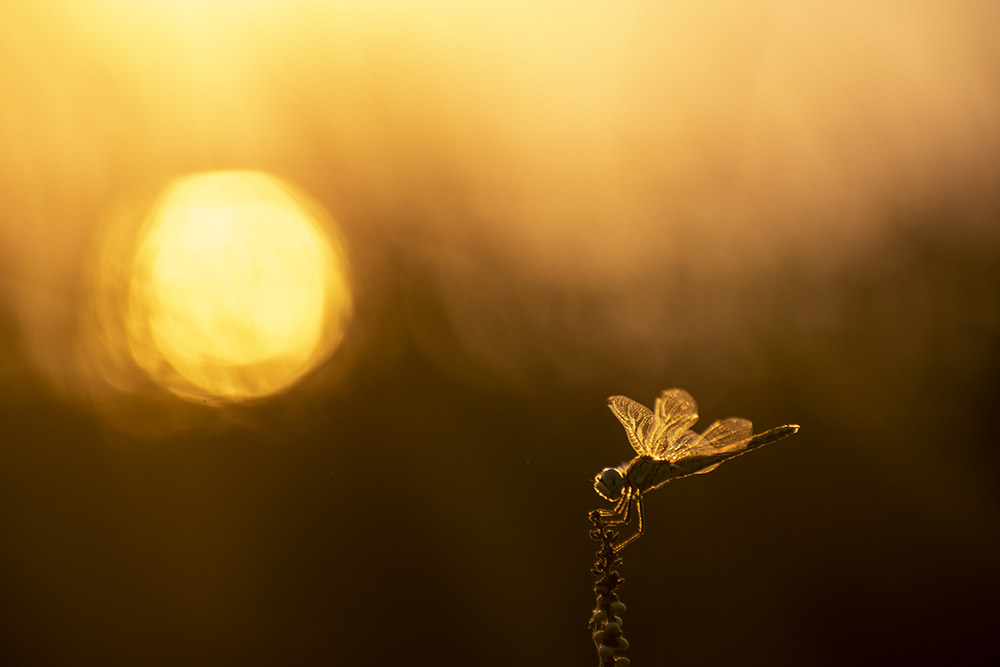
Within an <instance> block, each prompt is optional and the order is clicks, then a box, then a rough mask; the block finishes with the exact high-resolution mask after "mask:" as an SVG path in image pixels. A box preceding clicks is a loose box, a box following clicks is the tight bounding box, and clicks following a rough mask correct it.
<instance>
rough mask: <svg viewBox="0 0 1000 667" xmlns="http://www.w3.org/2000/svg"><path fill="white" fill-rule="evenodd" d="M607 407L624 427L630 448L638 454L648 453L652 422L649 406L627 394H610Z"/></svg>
mask: <svg viewBox="0 0 1000 667" xmlns="http://www.w3.org/2000/svg"><path fill="white" fill-rule="evenodd" d="M608 407H609V408H611V412H613V413H615V417H618V421H620V422H621V423H622V426H624V427H625V433H626V434H628V441H629V443H631V445H632V449H634V450H635V451H636V453H637V454H639V455H640V456H642V455H643V454H649V453H650V452H649V448H648V447H647V443H648V442H649V433H650V430H651V428H652V426H653V422H654V418H653V413H652V412H650V410H649V408H647V407H646V406H645V405H642V404H641V403H636V402H635V401H633V400H632V399H631V398H629V397H627V396H612V397H611V398H609V399H608Z"/></svg>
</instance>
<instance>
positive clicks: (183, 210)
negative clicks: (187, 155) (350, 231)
mask: <svg viewBox="0 0 1000 667" xmlns="http://www.w3.org/2000/svg"><path fill="white" fill-rule="evenodd" d="M343 261H344V260H343V257H342V255H341V254H340V253H339V252H338V251H337V250H335V249H334V247H333V246H331V244H330V240H329V239H328V237H327V236H326V235H325V233H324V231H323V229H322V228H321V227H320V226H319V225H318V222H317V220H316V219H315V218H314V216H313V215H312V213H311V212H310V211H309V210H307V209H306V208H305V207H304V206H302V205H301V204H299V202H298V201H296V200H295V199H294V198H293V197H292V196H291V195H290V194H289V193H288V192H287V191H286V190H285V189H284V188H283V187H282V186H281V184H280V183H279V182H278V181H277V180H275V179H274V178H271V177H268V176H266V175H264V174H261V173H255V172H225V173H211V174H202V175H198V176H191V177H187V178H184V179H180V180H179V181H177V182H176V183H174V184H173V185H172V186H170V188H169V189H168V190H167V192H166V194H165V195H164V197H163V199H162V200H161V201H160V202H159V204H158V205H157V207H156V210H155V212H154V213H153V215H152V217H151V219H150V221H149V225H148V228H147V230H146V231H145V233H144V236H143V238H142V240H141V241H140V245H139V248H138V252H137V255H136V259H135V263H134V266H133V270H132V277H131V281H130V290H129V302H128V309H127V318H128V334H129V340H130V343H131V348H132V351H133V354H134V355H135V358H136V360H137V361H138V363H139V364H140V365H141V366H142V367H143V368H144V369H146V370H147V371H148V372H149V373H150V374H151V375H152V376H153V377H154V378H155V379H156V380H157V381H158V382H160V383H161V384H163V385H165V386H166V387H168V388H169V389H171V390H173V391H176V392H178V393H182V394H185V395H193V396H195V397H198V398H205V397H209V398H222V399H243V398H252V397H258V396H263V395H266V394H270V393H273V392H275V391H277V390H279V389H282V388H284V387H286V386H288V385H289V384H291V383H292V382H294V381H295V380H296V379H297V378H298V377H300V376H301V375H302V374H303V373H305V372H306V371H308V370H309V369H310V368H312V367H313V365H314V364H315V363H316V362H317V360H318V359H320V358H322V357H324V356H326V354H328V353H329V351H330V348H331V346H333V345H336V343H337V342H339V340H340V339H341V338H342V336H343V325H344V322H345V320H346V316H347V315H349V313H350V311H351V294H350V288H349V286H348V284H347V279H346V276H345V275H344V269H345V267H344V264H343ZM331 324H332V330H329V328H330V327H331Z"/></svg>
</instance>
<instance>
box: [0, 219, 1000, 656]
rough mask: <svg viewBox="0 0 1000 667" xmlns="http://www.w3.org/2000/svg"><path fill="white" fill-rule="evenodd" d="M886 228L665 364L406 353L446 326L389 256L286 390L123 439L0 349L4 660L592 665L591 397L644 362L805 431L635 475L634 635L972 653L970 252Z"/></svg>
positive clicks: (985, 458) (981, 492)
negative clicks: (528, 368) (573, 363)
mask: <svg viewBox="0 0 1000 667" xmlns="http://www.w3.org/2000/svg"><path fill="white" fill-rule="evenodd" d="M936 229H941V227H937V228H936ZM887 243H890V244H891V247H890V248H874V249H872V250H870V251H869V254H868V255H864V256H860V255H859V256H857V257H854V258H852V260H851V261H850V262H848V263H847V265H846V266H845V267H844V269H843V271H844V274H843V275H842V276H840V277H838V278H837V279H836V280H833V281H829V282H824V283H823V284H822V285H815V284H812V283H810V281H809V279H808V275H800V276H796V275H794V274H795V272H796V271H798V270H799V269H798V268H797V267H795V266H794V265H789V266H787V267H781V268H776V269H775V275H771V276H767V279H766V283H767V284H768V285H770V286H771V289H769V290H766V291H763V290H762V291H751V292H748V293H747V295H746V298H747V299H750V300H752V301H753V303H754V305H755V308H754V309H748V310H752V311H755V312H756V315H754V316H751V317H750V318H749V321H748V322H747V326H746V327H739V326H736V327H734V328H733V330H732V331H731V332H729V333H728V334H725V335H724V334H720V335H719V336H718V338H716V339H714V340H712V341H711V344H705V345H699V344H698V342H697V341H694V342H691V343H689V344H688V346H686V347H684V348H683V349H682V350H681V351H678V352H676V353H675V354H674V358H675V362H674V363H672V364H670V365H669V367H667V368H656V369H648V370H647V371H645V372H643V371H641V370H639V371H637V370H634V369H632V370H630V371H628V372H616V369H615V356H616V350H614V349H608V350H606V351H604V354H603V355H597V356H595V357H594V358H589V357H582V358H580V359H578V362H579V363H580V364H581V365H584V366H586V367H587V368H588V369H589V370H588V371H587V372H584V373H581V375H582V376H584V378H585V380H584V381H580V380H579V379H577V380H574V382H573V383H571V384H567V383H566V382H563V381H560V380H559V379H558V378H556V379H553V380H552V381H551V382H546V381H545V377H546V374H545V373H544V372H539V373H537V374H535V375H533V376H532V381H531V383H530V385H528V386H513V385H510V384H504V383H503V382H499V381H495V380H492V381H491V380H490V379H489V378H488V377H485V376H484V377H482V378H481V379H482V380H483V381H479V382H477V381H476V378H477V367H476V362H475V360H473V359H467V358H466V359H463V358H462V356H461V354H460V353H459V352H456V357H455V359H454V360H453V362H454V364H457V366H451V367H448V368H442V366H441V365H440V364H436V363H434V362H433V361H432V360H431V358H430V357H432V356H434V355H428V353H427V351H426V349H425V347H424V346H422V344H421V336H420V335H416V334H415V332H416V330H417V329H418V328H419V329H421V330H426V329H432V330H433V331H434V336H435V338H434V340H435V345H437V346H444V347H447V346H449V345H452V344H454V341H452V340H451V339H450V338H448V335H449V333H448V332H449V327H448V324H447V322H444V321H442V316H441V313H440V311H439V310H438V309H436V304H435V303H434V301H433V299H432V298H431V297H430V296H428V291H427V290H426V289H425V287H424V286H425V284H426V280H427V278H426V277H425V276H423V275H421V274H420V272H419V270H417V269H416V268H414V267H412V266H410V267H408V268H406V269H405V270H404V269H400V270H398V271H397V272H395V273H392V274H391V279H390V280H389V281H387V283H386V284H383V287H382V290H383V291H382V294H381V296H380V299H379V300H378V301H377V303H376V302H371V301H369V302H368V303H367V305H366V306H365V308H363V310H362V312H361V313H360V314H359V323H360V324H359V325H358V326H359V327H360V328H361V329H363V330H364V331H365V332H366V334H365V335H366V336H367V338H366V344H365V345H364V347H363V349H362V351H361V352H360V353H359V355H358V358H357V359H356V360H355V363H354V365H353V367H352V369H351V370H350V373H349V374H348V376H347V377H346V379H344V380H343V382H342V383H341V384H340V385H338V386H337V388H336V389H335V390H330V392H331V393H330V394H329V395H327V396H319V397H316V396H313V397H312V398H307V399H304V400H305V401H306V405H307V407H306V408H305V409H307V410H308V411H309V414H306V415H304V414H302V413H301V412H300V411H301V410H302V409H303V408H302V406H301V405H300V406H299V407H298V408H296V410H298V412H297V411H295V410H292V408H291V407H289V406H290V404H294V403H296V401H298V400H299V399H298V398H297V397H296V393H295V392H294V391H293V392H292V393H290V394H288V395H285V396H282V397H278V398H277V399H275V400H273V401H270V402H266V403H262V404H260V405H258V406H252V407H239V408H233V409H231V411H230V413H229V414H228V415H227V414H223V415H220V416H218V420H219V421H223V422H227V423H228V426H226V427H225V428H219V429H215V432H214V433H213V432H211V431H210V430H203V431H195V432H187V433H184V434H183V435H182V436H181V437H175V438H173V439H172V441H163V440H155V441H152V442H147V443H144V444H142V446H136V445H135V443H130V444H129V445H128V446H126V445H124V444H122V442H120V441H122V440H123V438H124V436H120V435H115V434H114V432H113V430H111V431H109V430H108V427H107V426H105V425H104V424H102V423H100V422H99V421H98V420H97V419H95V417H94V416H93V415H92V413H91V412H89V411H88V410H86V409H81V408H74V407H72V406H67V405H66V404H65V403H64V402H62V401H60V400H58V399H57V398H56V397H54V396H53V395H51V394H50V393H49V392H48V391H47V390H46V389H45V388H44V387H42V386H39V385H37V384H35V383H33V382H31V381H30V380H29V379H26V378H29V377H30V376H27V375H24V374H22V373H16V372H15V371H16V369H14V368H8V369H7V371H6V372H7V373H8V377H9V378H10V377H12V376H14V377H16V378H17V380H18V385H17V388H16V391H14V390H13V388H12V387H11V386H10V385H9V384H8V386H7V387H6V389H5V392H6V396H7V398H6V399H5V401H4V402H3V404H2V410H3V423H4V425H5V427H4V431H5V436H4V442H5V446H4V447H3V448H2V449H0V452H2V454H0V455H2V458H3V460H2V465H0V475H2V480H0V488H2V489H3V495H4V501H3V503H2V505H0V511H2V519H0V520H2V531H3V533H2V534H3V536H4V539H3V542H4V546H3V550H2V557H0V558H2V567H0V575H2V581H3V584H2V585H3V589H4V594H3V596H2V598H0V599H2V600H3V602H2V605H3V615H4V622H3V627H4V633H3V634H4V637H3V642H2V643H0V645H2V649H0V651H2V653H3V661H4V662H6V663H7V664H26V663H43V664H180V663H191V664H262V665H263V664H351V663H352V661H353V662H356V663H357V664H373V665H378V664H397V663H398V662H400V661H401V660H402V661H405V662H407V663H408V664H441V663H442V662H447V663H454V664H477V665H492V664H496V665H500V664H511V663H518V662H519V663H523V664H536V663H538V664H541V663H549V664H587V663H588V662H592V661H593V655H592V653H593V647H592V644H591V641H590V638H589V636H588V631H587V627H586V625H587V624H586V622H587V618H588V614H589V610H590V608H591V606H592V603H593V600H592V594H591V591H590V586H591V583H592V582H591V581H590V574H589V567H590V565H591V563H590V559H591V557H592V551H593V549H592V543H590V542H589V540H588V539H587V531H588V528H589V524H588V522H587V512H588V511H589V510H590V509H592V508H594V507H596V506H598V505H599V498H598V497H597V496H596V495H595V494H594V493H593V492H592V490H591V488H590V483H591V482H590V480H591V478H592V475H593V474H594V473H595V472H596V471H597V470H599V469H600V468H601V467H603V466H605V465H611V464H617V463H618V462H619V461H621V460H624V459H626V458H628V457H629V456H630V454H631V451H630V450H629V448H628V445H627V441H626V439H625V437H624V433H622V432H621V428H620V426H619V425H618V424H617V422H616V421H615V420H614V418H613V417H612V416H611V414H610V413H608V412H607V411H606V408H605V407H604V399H605V397H606V395H608V394H610V393H618V392H622V393H627V394H629V395H632V396H634V397H635V398H637V399H639V400H642V401H644V402H649V401H651V400H652V398H653V396H654V395H655V392H656V391H658V390H659V389H660V388H664V387H667V386H673V385H677V386H683V387H686V388H688V389H689V390H691V391H692V393H694V395H695V396H696V398H698V399H699V402H700V405H701V412H702V414H703V420H711V419H712V418H714V417H718V416H724V415H730V414H737V415H746V416H749V417H751V418H753V419H754V421H755V423H757V424H758V425H759V426H760V427H762V428H763V427H769V426H773V425H777V424H780V423H785V422H797V423H800V424H802V425H803V429H802V431H801V433H800V434H798V435H797V436H795V437H794V438H793V439H790V440H788V441H784V442H781V443H779V444H777V445H774V446H773V447H771V448H767V449H765V450H762V451H760V452H757V453H754V454H753V455H752V456H748V457H745V458H743V459H740V460H738V461H734V462H731V463H729V464H727V465H725V466H723V467H722V468H720V469H719V470H718V471H716V472H713V473H712V474H710V475H706V476H704V477H699V478H692V479H688V480H683V481H681V482H678V483H677V484H675V485H671V486H668V487H667V488H665V489H662V490H658V491H657V492H656V493H655V495H652V496H651V497H650V499H649V501H648V503H647V515H648V522H649V525H648V534H647V535H646V536H644V537H643V538H642V539H641V540H639V541H638V542H637V543H635V544H634V545H633V546H632V547H630V548H629V550H627V551H626V553H625V562H624V565H623V566H622V571H623V573H624V575H625V577H626V582H625V583H624V584H623V586H622V588H621V591H620V594H621V595H622V599H623V600H624V601H625V602H626V604H628V605H629V613H628V617H629V618H628V621H629V635H630V638H631V641H632V649H630V654H631V656H632V658H633V660H635V661H638V662H644V663H651V664H676V665H694V664H731V663H733V662H738V663H739V664H829V665H837V664H844V663H846V662H850V663H852V664H876V663H879V662H885V661H889V662H901V661H903V662H910V663H917V664H920V663H923V662H925V661H928V660H929V659H930V658H931V657H933V658H934V659H935V660H940V661H948V662H950V663H952V664H955V663H968V664H973V663H975V662H976V661H977V660H974V659H973V658H974V657H980V658H981V657H983V656H985V655H986V653H984V652H993V653H994V654H995V645H994V644H993V642H992V641H991V639H990V638H991V636H992V631H993V629H995V620H996V615H995V609H994V606H995V600H996V596H997V594H998V593H1000V581H998V576H997V574H996V567H995V564H996V562H997V557H998V556H1000V548H998V547H1000V541H998V530H997V526H998V523H997V519H998V512H997V501H998V486H997V479H996V476H995V470H996V464H997V459H998V457H997V454H996V450H995V438H994V437H993V434H992V428H991V423H992V420H993V415H994V414H995V407H996V392H995V389H994V388H993V385H994V384H995V382H994V381H995V378H996V376H997V374H996V363H997V355H996V352H995V350H996V349H997V347H996V344H997V342H998V340H997V334H998V329H997V322H998V320H997V314H998V312H1000V309H998V306H1000V304H998V293H997V291H996V290H995V289H994V287H993V286H994V285H996V284H997V280H998V278H1000V271H998V268H1000V267H998V265H997V261H996V257H997V255H996V253H995V252H993V250H992V249H987V248H982V247H973V246H969V245H966V244H964V243H963V242H961V241H960V240H956V239H954V238H953V237H951V236H950V235H948V234H941V233H938V232H937V231H934V230H922V231H918V232H914V233H908V234H901V235H900V236H898V237H894V238H892V239H891V240H890V241H887ZM400 266H403V265H402V264H400ZM421 294H423V296H421ZM537 298H540V299H545V298H550V299H556V298H562V299H569V300H572V299H574V298H575V297H574V296H573V295H568V296H567V295H555V294H544V293H541V294H538V296H537ZM675 306H676V307H677V309H678V310H685V308H683V306H691V307H694V306H695V304H693V303H692V304H682V303H677V304H669V305H668V306H667V307H670V308H673V307H675ZM404 311H405V312H409V313H411V316H412V313H413V312H414V311H415V312H417V313H419V314H420V316H421V317H422V318H423V320H422V323H421V325H420V327H417V326H416V325H413V324H412V320H411V324H410V325H409V326H403V325H400V322H404V321H405V320H406V318H405V317H404V316H403V314H402V313H403V312H404ZM803 311H804V312H807V313H808V312H820V313H823V314H824V315H823V318H822V321H823V322H822V326H819V325H816V324H814V323H813V320H812V319H810V318H809V317H805V316H803V315H802V312H803ZM4 331H5V334H4V337H5V341H4V345H5V347H6V348H8V349H14V350H16V349H17V346H18V344H19V342H18V340H17V337H16V335H15V334H13V333H12V329H11V327H10V326H9V325H7V326H5V327H4ZM548 342H549V343H550V344H551V343H556V344H558V343H566V344H571V341H568V340H566V341H562V340H556V341H548ZM13 356H14V357H16V355H13ZM719 358H724V359H726V363H725V364H718V363H712V362H711V360H713V359H719ZM463 364H464V367H463ZM542 370H544V369H542ZM319 376H320V377H321V376H322V373H320V374H319ZM553 377H555V376H554V375H553ZM316 381H318V380H316ZM124 439H125V440H127V438H124Z"/></svg>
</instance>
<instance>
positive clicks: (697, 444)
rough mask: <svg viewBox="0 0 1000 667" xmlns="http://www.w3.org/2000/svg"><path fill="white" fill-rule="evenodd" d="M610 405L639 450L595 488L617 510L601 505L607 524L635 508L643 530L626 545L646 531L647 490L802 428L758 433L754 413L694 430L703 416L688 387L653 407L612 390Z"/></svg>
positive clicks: (620, 546) (664, 396) (789, 426)
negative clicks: (644, 500) (753, 419)
mask: <svg viewBox="0 0 1000 667" xmlns="http://www.w3.org/2000/svg"><path fill="white" fill-rule="evenodd" d="M608 407H609V408H611V412H613V413H615V416H616V417H618V420H619V421H620V422H621V423H622V426H624V427H625V433H626V434H627V435H628V441H629V442H630V443H631V444H632V449H634V450H635V452H636V454H638V456H636V457H635V458H634V459H632V460H631V461H626V462H625V463H622V464H621V465H619V466H617V467H614V468H605V469H604V470H602V471H601V472H600V473H598V474H597V475H596V476H595V477H594V490H595V491H597V493H598V494H599V495H600V496H601V497H602V498H604V499H605V500H607V501H609V502H613V503H615V507H614V509H612V510H607V509H601V510H595V511H596V512H597V515H598V516H599V517H600V519H601V521H602V522H603V523H604V524H605V525H622V524H628V523H629V522H630V520H631V518H632V512H633V508H634V511H635V514H636V516H637V517H638V520H639V526H638V530H637V532H636V533H635V534H633V535H632V536H631V537H629V538H628V539H626V540H625V541H623V542H619V543H618V544H617V545H616V546H615V551H616V552H617V551H621V550H622V549H624V548H625V547H627V546H628V545H629V544H631V543H632V542H634V541H635V540H636V539H638V538H639V536H640V535H642V529H643V526H642V496H643V494H645V493H646V492H647V491H652V490H653V489H658V488H660V487H661V486H663V485H664V484H666V483H667V482H671V481H673V480H675V479H680V478H681V477H687V476H688V475H701V474H703V473H706V472H711V471H712V470H715V469H716V468H717V467H719V465H720V464H722V463H723V462H724V461H728V460H729V459H731V458H734V457H736V456H740V455H741V454H746V453H747V452H749V451H751V450H754V449H757V448H758V447H763V446H764V445H767V444H770V443H772V442H775V441H777V440H781V439H782V438H787V437H788V436H790V435H792V434H794V433H797V432H798V430H799V426H798V425H797V424H787V425H785V426H778V427H777V428H772V429H771V430H769V431H764V432H763V433H759V434H757V435H754V434H753V423H752V422H751V421H750V420H749V419H742V418H740V417H729V418H727V419H720V420H718V421H716V422H713V423H712V425H711V426H709V427H708V428H707V429H705V430H704V431H703V432H702V433H695V432H694V431H692V430H691V427H692V426H694V424H695V422H697V421H698V404H697V403H695V401H694V398H692V396H691V394H689V393H687V392H686V391H684V390H683V389H667V390H666V391H663V392H661V393H660V396H659V398H657V399H656V403H655V405H654V406H653V410H650V409H649V408H647V407H646V406H644V405H641V404H640V403H637V402H635V401H633V400H632V399H631V398H627V397H625V396H612V397H611V398H609V399H608Z"/></svg>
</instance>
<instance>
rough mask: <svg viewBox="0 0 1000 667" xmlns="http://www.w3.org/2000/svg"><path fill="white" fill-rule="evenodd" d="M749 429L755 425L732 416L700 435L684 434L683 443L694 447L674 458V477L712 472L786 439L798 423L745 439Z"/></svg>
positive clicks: (672, 463) (672, 461)
mask: <svg viewBox="0 0 1000 667" xmlns="http://www.w3.org/2000/svg"><path fill="white" fill-rule="evenodd" d="M741 422H742V423H741ZM750 428H752V427H751V425H750V422H749V421H748V420H746V419H739V418H738V417H732V418H730V419H721V420H719V421H718V422H715V423H714V424H712V425H711V426H709V427H708V428H707V429H706V430H705V433H704V434H703V435H701V436H698V434H696V433H692V434H691V435H687V434H685V437H683V438H681V439H680V442H681V443H682V444H684V445H686V444H688V443H690V444H691V446H690V448H689V449H687V450H685V451H686V453H685V454H684V455H683V456H681V457H679V458H677V459H676V460H673V459H672V460H671V465H672V466H673V468H674V471H675V473H674V476H673V478H674V479H676V478H678V477H686V476H687V475H701V474H704V473H706V472H711V471H713V470H715V469H716V468H718V467H719V465H720V464H722V463H723V462H725V461H728V460H729V459H732V458H736V457H737V456H740V455H742V454H746V453H747V452H749V451H752V450H754V449H757V448H758V447H763V446H764V445H768V444H770V443H772V442H776V441H778V440H781V439H783V438H787V437H788V436H790V435H793V434H795V433H797V432H798V430H799V427H798V425H796V424H789V425H787V426H779V427H777V428H772V429H771V430H769V431H764V432H763V433H760V434H758V435H755V436H751V437H749V438H743V437H742V435H743V434H744V433H746V432H748V429H750ZM689 433H691V432H689ZM706 436H707V437H706ZM699 439H700V440H699Z"/></svg>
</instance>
